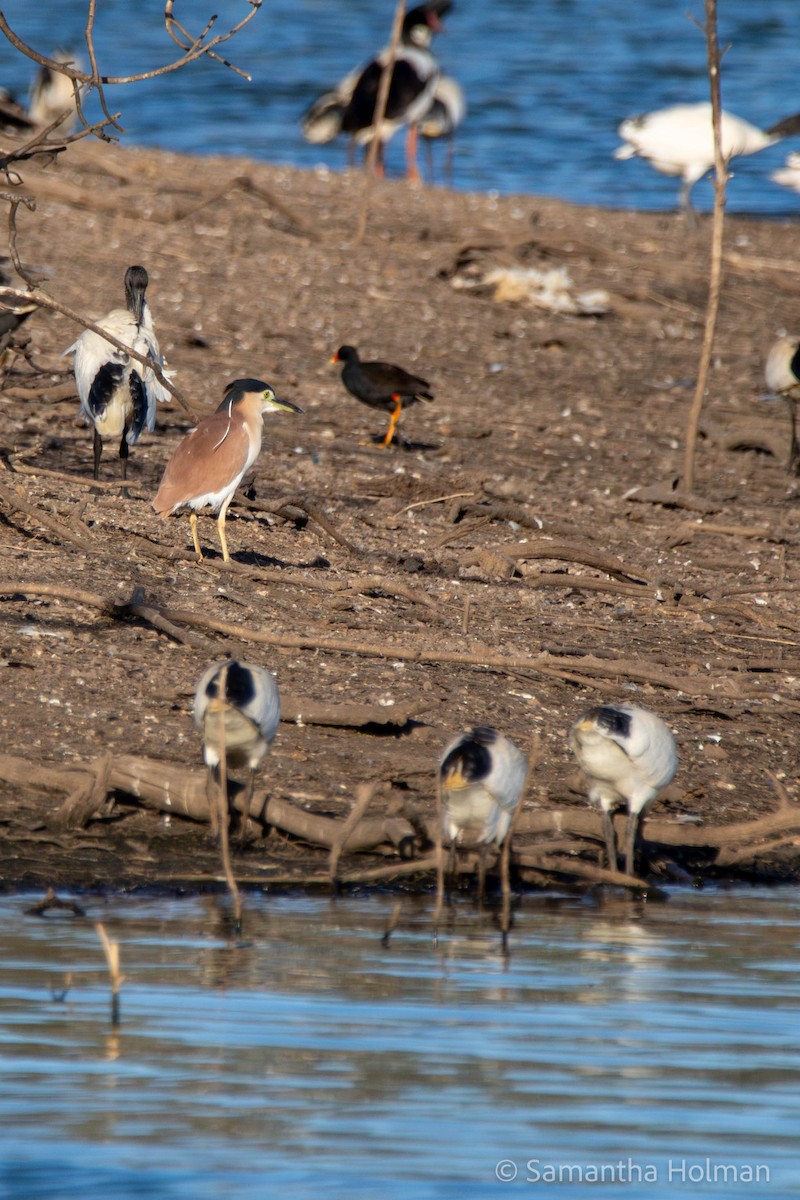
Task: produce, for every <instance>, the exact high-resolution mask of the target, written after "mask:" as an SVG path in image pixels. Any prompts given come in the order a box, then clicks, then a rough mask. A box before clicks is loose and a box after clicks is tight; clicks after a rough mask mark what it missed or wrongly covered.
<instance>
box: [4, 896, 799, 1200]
mask: <svg viewBox="0 0 800 1200" xmlns="http://www.w3.org/2000/svg"><path fill="white" fill-rule="evenodd" d="M85 903H86V904H87V907H88V909H89V919H87V920H74V919H68V918H60V919H49V918H48V919H46V920H42V919H37V918H33V917H26V916H24V915H23V910H24V908H25V905H26V901H25V900H24V899H21V898H6V899H3V900H2V901H0V962H2V971H1V972H0V1068H2V1079H3V1087H2V1090H0V1195H2V1196H3V1197H4V1200H23V1198H24V1200H62V1198H64V1200H65V1198H67V1197H80V1200H108V1197H109V1196H112V1195H113V1196H117V1197H119V1198H120V1200H128V1197H137V1196H156V1197H158V1198H159V1200H218V1198H223V1197H235V1198H236V1200H241V1198H244V1200H251V1198H252V1200H263V1197H265V1196H271V1195H280V1196H289V1197H298V1198H303V1200H306V1198H307V1197H309V1196H312V1195H313V1196H325V1197H337V1198H338V1197H342V1198H343V1200H344V1198H349V1197H364V1198H369V1200H407V1197H408V1196H410V1195H414V1196H419V1197H421V1198H422V1200H427V1198H431V1200H461V1197H476V1198H482V1197H484V1196H486V1195H490V1194H491V1195H494V1194H495V1193H496V1192H497V1191H498V1190H499V1191H502V1190H503V1189H504V1188H505V1189H506V1190H507V1189H508V1188H509V1187H512V1186H513V1188H514V1189H515V1193H513V1194H519V1193H520V1192H522V1193H523V1194H525V1193H526V1192H527V1194H532V1195H536V1194H544V1195H548V1196H558V1197H560V1198H563V1200H578V1198H580V1197H585V1196H587V1195H595V1194H597V1193H598V1192H599V1191H600V1188H599V1185H597V1186H592V1183H593V1180H595V1181H596V1179H597V1177H598V1174H599V1173H600V1172H603V1171H604V1172H605V1173H606V1174H605V1178H606V1185H605V1186H603V1188H602V1194H603V1195H609V1196H620V1195H625V1196H629V1197H631V1198H632V1200H675V1197H676V1196H679V1195H683V1194H686V1195H691V1196H692V1197H702V1198H706V1197H715V1198H717V1197H718V1198H720V1200H730V1197H732V1196H734V1195H747V1196H754V1197H756V1196H757V1197H759V1198H762V1197H769V1198H770V1200H788V1197H790V1196H793V1197H796V1196H797V1195H798V1194H800V1159H799V1158H798V1140H797V1139H798V1130H800V1090H798V1086H797V1085H798V1079H800V1034H799V1033H798V1030H800V893H798V892H797V891H787V892H768V891H750V892H747V891H742V892H727V893H716V894H710V893H706V894H696V893H692V892H688V893H680V894H675V895H673V896H672V898H671V899H670V901H669V903H667V904H663V905H662V904H658V905H652V904H651V905H648V906H646V907H643V906H641V905H636V904H631V903H629V902H627V901H621V900H612V899H611V898H609V899H608V902H607V903H606V904H605V905H601V906H599V907H595V906H594V905H592V904H588V903H586V902H583V901H579V900H563V901H561V902H559V901H557V900H554V899H553V898H549V899H548V898H542V897H535V896H529V897H527V898H526V899H525V900H524V902H523V903H522V905H521V907H520V909H519V912H518V914H517V920H516V925H515V927H514V929H513V931H512V934H511V939H510V951H511V952H510V955H508V956H504V955H503V954H502V952H501V947H500V945H499V941H498V936H497V933H496V931H495V930H494V929H493V927H492V925H491V922H490V921H488V920H486V919H483V918H480V917H479V916H478V915H477V914H476V913H475V911H474V910H473V909H472V908H471V907H470V906H469V905H467V904H466V902H465V903H463V904H462V905H461V906H460V907H459V910H458V913H457V919H456V920H455V923H454V924H453V925H452V926H451V927H450V926H449V927H448V929H447V931H446V932H445V933H444V934H443V935H442V936H441V937H440V939H439V942H438V944H437V945H434V944H433V942H432V938H431V927H430V905H429V904H428V905H426V904H422V903H418V902H415V901H413V900H407V901H406V911H405V912H404V913H403V914H402V915H401V919H400V923H399V926H398V928H397V930H396V932H395V933H394V935H393V937H392V941H391V945H390V947H389V949H384V948H383V947H382V946H381V933H382V931H383V929H384V928H385V927H386V922H387V921H388V919H389V915H390V913H391V910H392V907H393V903H394V902H393V901H392V900H389V899H386V900H384V899H381V898H380V897H372V898H369V899H363V900H342V901H339V902H337V903H333V902H331V901H328V900H324V899H323V900H304V899H302V898H299V897H294V898H281V899H276V898H266V899H265V898H263V897H257V896H253V895H252V894H250V895H248V896H247V897H246V904H245V940H244V941H243V942H242V943H240V944H231V943H230V942H228V941H227V940H226V938H225V936H224V926H223V922H222V921H221V920H220V909H219V903H222V904H223V905H224V903H225V902H224V901H221V902H217V901H215V900H214V899H212V898H205V899H195V900H183V901H168V900H161V901H155V900H146V901H145V900H134V899H125V898H119V899H114V900H110V901H103V900H99V899H94V900H93V899H89V900H88V901H85ZM98 919H99V920H102V921H103V922H104V924H105V926H106V929H107V931H108V934H109V936H110V937H111V938H112V939H114V940H115V941H117V942H118V943H119V945H120V947H121V966H122V970H123V972H124V974H125V981H124V983H123V985H122V991H121V1023H120V1024H119V1025H118V1026H117V1027H116V1028H115V1027H113V1026H112V1025H111V1023H110V1020H109V1014H110V1005H109V994H108V982H107V978H106V975H105V970H104V966H103V958H102V954H101V951H100V946H99V943H98V940H97V938H96V936H95V932H94V929H93V925H92V921H94V920H98ZM68 972H71V984H70V987H69V990H68V992H67V995H66V997H65V998H58V997H59V993H60V992H61V991H63V988H64V986H65V979H66V976H67V973H68ZM498 1174H499V1175H500V1176H502V1178H503V1179H509V1180H510V1179H511V1177H512V1176H515V1181H514V1183H513V1185H512V1184H511V1182H501V1181H500V1180H499V1179H498ZM548 1178H550V1179H555V1180H556V1182H555V1183H550V1184H548V1183H547V1180H548ZM537 1184H538V1185H539V1188H538V1192H537V1190H536V1185H537ZM530 1189H533V1190H532V1191H531V1190H530Z"/></svg>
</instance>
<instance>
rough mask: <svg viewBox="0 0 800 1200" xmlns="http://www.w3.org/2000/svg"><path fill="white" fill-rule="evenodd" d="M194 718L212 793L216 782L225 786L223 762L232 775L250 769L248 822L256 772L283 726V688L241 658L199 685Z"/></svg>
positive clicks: (214, 667)
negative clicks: (222, 775) (281, 692)
mask: <svg viewBox="0 0 800 1200" xmlns="http://www.w3.org/2000/svg"><path fill="white" fill-rule="evenodd" d="M192 716H193V718H194V723H195V725H196V727H197V729H198V731H199V733H200V736H201V738H202V741H203V761H204V762H205V764H206V766H207V768H208V777H209V792H210V785H211V783H212V782H214V783H216V784H217V785H219V784H221V782H222V780H221V764H222V763H223V762H224V764H225V772H226V776H227V773H228V771H230V770H231V769H232V770H237V769H241V768H244V767H246V768H247V769H248V771H249V780H248V789H247V792H246V797H245V805H244V814H245V823H246V816H247V809H248V806H249V802H250V798H251V796H252V793H253V787H254V783H255V773H256V771H257V769H258V767H259V765H260V763H261V761H262V759H263V758H264V756H265V755H266V754H267V752H268V750H269V748H270V746H271V745H272V742H273V741H274V738H275V734H276V733H277V732H278V725H279V724H280V719H281V702H280V695H279V693H278V685H277V684H276V682H275V680H274V679H273V677H272V675H271V674H270V672H269V671H267V670H265V669H264V667H259V666H256V665H255V664H254V663H249V662H237V661H236V660H235V659H230V660H226V661H224V662H218V663H214V664H213V665H212V666H210V667H209V668H208V670H207V671H205V672H204V674H203V676H202V677H201V679H200V682H199V683H198V685H197V690H196V691H195V695H194V707H193V710H192ZM214 811H215V810H214V808H213V806H212V813H213V812H214Z"/></svg>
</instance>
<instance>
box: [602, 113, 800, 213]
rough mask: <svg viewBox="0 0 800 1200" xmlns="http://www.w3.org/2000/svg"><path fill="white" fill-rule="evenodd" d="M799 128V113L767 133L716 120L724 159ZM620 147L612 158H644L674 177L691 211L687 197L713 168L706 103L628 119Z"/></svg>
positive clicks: (725, 116) (735, 120)
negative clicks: (678, 178) (679, 182)
mask: <svg viewBox="0 0 800 1200" xmlns="http://www.w3.org/2000/svg"><path fill="white" fill-rule="evenodd" d="M799 130H800V114H793V115H792V116H791V117H785V118H784V119H783V120H781V121H779V122H777V124H775V125H772V126H770V128H769V129H766V130H765V129H759V128H758V127H757V126H756V125H751V124H750V122H749V121H745V120H743V119H742V118H741V117H737V116H734V115H733V114H732V113H729V112H725V111H724V110H723V112H722V114H721V122H720V135H721V146H722V154H723V157H724V158H725V159H728V160H729V159H731V158H736V157H737V156H740V155H746V154H755V153H757V152H758V151H759V150H764V149H765V148H766V147H767V146H772V145H774V144H775V143H776V142H778V141H780V140H781V139H782V138H784V137H787V136H788V135H789V134H791V133H797V132H798V131H799ZM618 133H619V136H620V137H621V138H622V140H623V143H624V144H623V145H622V146H618V147H617V149H616V150H615V151H614V157H615V158H617V159H627V158H644V159H646V160H647V162H649V163H650V165H651V166H652V167H654V168H655V170H656V171H660V172H661V174H662V175H674V176H679V177H680V179H681V181H682V183H681V191H680V206H681V208H684V209H688V208H690V207H691V204H690V194H691V190H692V188H693V186H694V185H695V183H697V181H698V180H699V179H702V177H703V176H704V175H705V174H706V173H707V172H708V171H710V170H711V168H712V167H713V166H714V128H713V119H712V111H711V104H710V102H709V101H701V102H700V103H698V104H674V105H672V106H671V107H670V108H661V109H657V110H656V111H655V112H650V113H645V114H644V115H643V116H638V117H628V118H627V119H626V120H625V121H623V122H622V124H621V125H620V126H619V129H618Z"/></svg>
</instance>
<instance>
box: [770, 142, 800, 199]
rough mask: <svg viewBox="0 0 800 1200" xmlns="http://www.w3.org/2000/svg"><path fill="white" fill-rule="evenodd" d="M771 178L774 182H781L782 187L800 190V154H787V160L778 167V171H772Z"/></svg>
mask: <svg viewBox="0 0 800 1200" xmlns="http://www.w3.org/2000/svg"><path fill="white" fill-rule="evenodd" d="M770 179H771V180H772V182H773V183H779V184H780V185H781V187H788V188H791V189H792V191H795V192H800V154H797V153H796V152H794V153H792V154H787V155H786V162H785V163H784V164H783V166H782V167H778V169H777V171H773V172H772V174H771V175H770Z"/></svg>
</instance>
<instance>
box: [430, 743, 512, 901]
mask: <svg viewBox="0 0 800 1200" xmlns="http://www.w3.org/2000/svg"><path fill="white" fill-rule="evenodd" d="M527 774H528V760H527V759H526V757H525V755H524V754H523V753H522V751H521V750H520V749H518V747H517V746H515V745H514V743H513V742H512V741H511V740H510V739H509V738H507V737H505V736H504V735H503V734H502V733H498V732H497V730H496V729H491V728H489V727H488V726H486V725H480V726H476V727H475V728H474V729H468V730H467V731H466V732H465V733H461V734H459V736H458V737H457V738H454V739H453V741H452V742H450V743H449V745H448V746H447V747H446V748H445V751H444V753H443V755H442V758H441V761H440V763H439V779H440V782H441V787H442V801H443V806H442V833H443V836H444V838H445V840H446V841H449V843H450V870H451V872H452V867H453V863H454V859H455V850H456V845H457V844H459V843H461V841H462V838H463V835H464V834H465V833H470V834H472V835H473V838H472V840H473V841H474V842H475V843H476V844H477V845H479V846H480V851H481V853H480V887H479V891H480V892H481V894H482V892H483V871H484V861H485V860H484V856H485V852H486V850H487V848H488V847H489V846H490V845H491V844H492V843H494V844H495V845H496V846H498V847H499V846H501V845H502V844H503V842H504V841H505V838H506V835H507V833H508V830H509V826H510V825H511V818H512V817H513V815H514V811H515V809H516V807H517V805H518V804H519V801H520V797H521V796H522V790H523V788H524V787H525V778H526V776H527Z"/></svg>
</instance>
